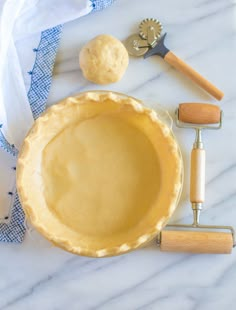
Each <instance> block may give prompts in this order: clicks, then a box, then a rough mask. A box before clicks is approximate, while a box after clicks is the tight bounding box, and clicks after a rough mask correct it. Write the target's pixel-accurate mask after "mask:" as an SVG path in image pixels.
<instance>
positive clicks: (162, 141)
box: [17, 91, 183, 257]
mask: <svg viewBox="0 0 236 310" xmlns="http://www.w3.org/2000/svg"><path fill="white" fill-rule="evenodd" d="M182 182H183V163H182V156H181V153H180V150H179V147H178V144H177V142H176V139H175V137H174V135H173V133H172V130H171V120H170V118H169V116H168V114H167V113H166V112H165V111H164V110H163V109H161V108H160V109H158V110H157V111H154V110H152V109H149V108H147V107H145V106H144V105H143V103H142V102H141V101H140V100H138V99H135V98H132V97H130V96H127V95H124V94H119V93H115V92H108V91H91V92H86V93H81V94H78V95H77V96H74V97H69V98H66V99H64V100H62V101H61V102H59V103H58V104H56V105H54V106H52V107H50V108H49V109H48V110H47V111H46V112H45V113H44V114H43V115H42V116H41V117H39V118H38V119H37V120H36V121H35V123H34V125H33V127H32V129H31V130H30V132H29V133H28V135H27V136H26V138H25V140H24V143H23V145H22V148H21V151H20V154H19V157H18V165H17V189H18V193H19V197H20V201H21V203H22V206H23V209H24V211H25V213H26V216H27V218H28V219H29V220H30V222H31V223H32V224H33V226H34V227H35V228H36V229H37V230H38V231H39V232H40V233H41V234H42V235H44V236H45V237H46V238H47V239H48V240H50V241H51V242H52V243H53V244H55V245H56V246H59V247H61V248H63V249H65V250H67V251H70V252H72V253H75V254H79V255H85V256H91V257H104V256H113V255H119V254H122V253H125V252H128V251H131V250H133V249H135V248H138V247H140V246H142V245H143V244H145V243H146V242H148V241H150V240H151V239H153V238H154V237H155V236H156V235H157V234H158V233H159V232H160V231H161V229H162V228H163V227H164V226H165V225H166V223H167V221H168V220H169V218H170V217H171V215H172V214H173V212H174V210H175V208H176V206H177V204H178V200H179V197H180V193H181V190H182Z"/></svg>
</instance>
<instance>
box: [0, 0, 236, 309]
mask: <svg viewBox="0 0 236 310" xmlns="http://www.w3.org/2000/svg"><path fill="white" fill-rule="evenodd" d="M146 17H154V18H158V19H160V20H161V21H162V23H163V25H164V27H165V30H166V31H167V32H168V36H167V40H166V44H167V46H168V47H169V48H170V49H172V50H173V51H174V52H175V53H176V54H177V55H179V56H181V57H182V58H183V59H184V60H186V61H187V62H188V63H189V64H190V65H192V66H193V67H195V68H196V69H197V70H198V71H199V72H201V74H203V75H205V76H206V77H207V78H208V79H209V80H211V81H212V82H213V83H215V84H216V85H217V86H218V87H219V88H221V89H222V90H224V92H225V98H224V100H223V101H222V102H221V103H220V105H221V107H222V109H223V110H224V126H223V129H222V130H220V131H216V132H211V131H206V132H204V134H203V136H204V140H205V145H206V151H207V175H206V182H207V188H206V203H205V209H204V212H203V215H202V218H203V222H204V223H209V224H213V223H214V224H217V223H218V224H231V225H234V226H235V227H236V181H235V180H236V143H235V135H236V125H235V121H236V87H235V70H236V59H235V53H236V31H235V30H236V22H235V20H236V6H235V1H230V0H216V1H215V0H214V1H213V0H182V1H175V0H145V1H144V0H136V1H128V0H117V2H116V3H115V4H114V5H113V6H112V7H110V8H108V9H106V10H105V11H103V12H97V13H93V14H91V15H90V16H86V17H84V18H82V19H79V20H77V21H74V22H71V23H69V24H67V25H65V27H64V32H63V37H62V42H61V47H60V50H59V53H58V57H57V61H56V65H55V69H54V78H53V84H52V89H51V93H50V97H49V100H48V103H49V105H50V104H53V103H55V102H57V101H58V100H60V99H62V98H63V97H66V96H68V95H73V94H76V93H78V92H80V91H85V90H91V89H104V87H101V86H97V85H92V84H91V83H89V82H88V81H86V80H84V78H83V76H82V74H81V71H80V69H79V64H78V52H79V49H80V48H81V46H82V45H83V44H84V43H85V42H86V41H87V40H89V39H91V38H92V37H94V36H96V35H98V34H101V33H109V34H112V35H114V36H116V37H117V38H119V39H120V40H124V39H125V38H126V37H127V36H128V35H130V34H131V33H134V32H135V31H136V28H137V25H138V23H139V22H140V21H141V20H142V19H143V18H146ZM105 88H106V89H109V90H115V91H120V92H124V93H128V94H130V95H132V96H135V97H137V98H140V99H144V100H145V102H147V105H149V106H151V107H153V108H155V105H156V104H161V105H163V106H164V107H166V108H167V109H168V110H169V111H170V113H171V114H172V116H173V113H174V110H175V108H176V106H177V104H178V103H180V102H186V101H189V102H191V101H206V102H208V101H209V102H214V100H213V99H212V98H211V97H209V96H208V95H207V94H206V93H204V92H203V91H201V90H200V89H199V88H198V87H197V86H195V85H194V84H193V83H192V82H191V81H189V80H188V79H186V78H185V77H183V76H181V74H180V73H178V72H176V71H175V70H174V69H172V68H171V67H169V65H168V64H166V63H165V62H164V61H163V60H162V59H160V58H158V57H152V58H150V59H146V60H143V59H142V58H131V59H130V64H129V67H128V70H127V73H126V75H125V76H124V78H123V79H122V80H121V81H120V82H119V83H117V84H114V85H109V86H108V87H105ZM174 133H175V134H176V136H177V139H178V141H179V144H180V146H181V149H182V153H183V157H184V161H185V176H186V178H185V182H184V190H183V194H182V198H181V201H180V205H179V208H178V209H177V211H176V213H175V216H174V218H173V219H172V221H180V220H182V221H185V222H186V221H189V220H191V209H190V206H189V203H188V200H189V196H188V187H189V179H188V175H189V153H190V148H191V146H192V141H193V138H194V133H193V131H191V130H190V131H188V130H181V129H176V128H175V127H174ZM235 284H236V250H234V252H233V254H232V255H218V256H217V255H189V254H167V253H161V252H160V251H159V250H158V248H157V246H156V244H155V242H154V241H153V242H151V243H150V244H149V245H147V246H146V247H145V248H143V249H139V250H137V251H135V252H131V253H129V254H126V255H123V256H120V257H113V258H105V259H91V258H85V257H78V256H74V255H72V254H69V253H66V252H64V251H62V250H60V249H57V248H55V247H53V246H52V245H51V244H49V243H48V242H47V241H46V240H45V239H44V238H43V237H41V236H40V235H39V234H38V233H37V232H35V231H34V230H33V231H31V232H30V233H28V234H27V236H26V240H25V242H24V243H23V244H22V245H14V244H1V245H0V309H1V310H2V309H4V310H9V309H13V310H15V309H17V310H28V309H30V310H31V309H34V310H37V309H43V310H59V309H70V310H80V309H81V310H87V309H88V310H92V309H99V310H100V309H101V310H116V309H118V310H120V309H122V310H133V309H136V310H137V309H145V310H146V309H148V310H152V309H153V310H156V309H161V310H198V309H201V310H225V309H236V294H235Z"/></svg>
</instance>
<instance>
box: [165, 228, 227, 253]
mask: <svg viewBox="0 0 236 310" xmlns="http://www.w3.org/2000/svg"><path fill="white" fill-rule="evenodd" d="M232 247H233V238H232V234H231V233H226V232H209V231H207V232H206V231H183V230H175V231H172V230H163V231H162V232H161V245H160V249H161V251H165V252H188V253H209V254H230V253H231V251H232Z"/></svg>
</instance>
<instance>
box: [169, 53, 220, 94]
mask: <svg viewBox="0 0 236 310" xmlns="http://www.w3.org/2000/svg"><path fill="white" fill-rule="evenodd" d="M164 59H165V61H166V62H168V63H169V64H170V65H171V66H173V67H175V69H177V70H178V71H180V72H182V73H183V74H185V75H186V76H188V77H189V78H190V79H191V80H192V81H193V82H195V83H196V84H197V85H198V86H200V87H201V88H203V89H204V90H205V91H207V92H208V93H209V94H211V95H212V96H213V97H214V98H216V99H217V100H221V99H222V98H223V96H224V93H223V92H222V91H221V90H219V89H218V88H217V87H216V86H214V85H213V84H212V83H211V82H209V81H208V80H207V79H205V78H204V77H203V76H202V75H201V74H199V73H198V72H197V71H195V70H194V69H193V68H192V67H190V66H189V65H188V64H186V63H185V62H184V61H183V60H182V59H180V58H179V57H177V56H176V55H175V54H174V53H172V52H171V51H169V52H168V53H167V54H166V55H165V57H164Z"/></svg>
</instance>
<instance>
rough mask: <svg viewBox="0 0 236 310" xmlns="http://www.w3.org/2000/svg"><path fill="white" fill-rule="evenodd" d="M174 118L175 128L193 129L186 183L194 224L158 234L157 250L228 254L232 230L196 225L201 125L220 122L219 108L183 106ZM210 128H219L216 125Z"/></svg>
mask: <svg viewBox="0 0 236 310" xmlns="http://www.w3.org/2000/svg"><path fill="white" fill-rule="evenodd" d="M177 117H178V120H177V125H178V126H179V127H185V124H186V125H187V127H188V128H189V126H190V127H191V128H194V129H195V130H196V139H195V142H194V144H193V149H192V153H191V180H190V201H191V203H192V209H193V215H194V221H193V224H190V225H186V224H183V225H181V224H177V225H168V226H169V228H170V227H171V226H172V227H176V228H177V229H175V230H169V229H168V230H163V231H162V233H161V237H160V239H161V241H160V248H161V250H162V251H168V252H170V251H171V252H190V253H215V254H229V253H231V251H232V247H233V243H234V240H233V234H234V230H233V228H232V227H230V226H207V225H204V226H203V225H200V223H199V218H200V211H201V209H202V204H203V202H204V200H205V150H204V148H203V143H202V139H201V129H202V128H204V126H203V125H202V124H216V123H220V122H221V111H220V108H219V107H218V106H216V105H212V104H203V103H183V104H180V105H179V109H178V113H177ZM191 124H193V125H191ZM206 128H207V127H206ZM214 128H220V126H219V127H214ZM193 228H194V230H193ZM203 228H204V230H205V231H204V230H203ZM189 229H191V230H190V231H189ZM216 230H218V231H216ZM219 230H221V231H219ZM223 230H227V231H229V232H225V231H223ZM232 232H233V233H232Z"/></svg>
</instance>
